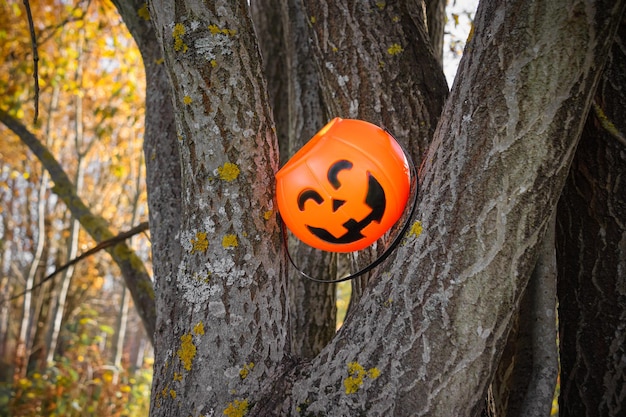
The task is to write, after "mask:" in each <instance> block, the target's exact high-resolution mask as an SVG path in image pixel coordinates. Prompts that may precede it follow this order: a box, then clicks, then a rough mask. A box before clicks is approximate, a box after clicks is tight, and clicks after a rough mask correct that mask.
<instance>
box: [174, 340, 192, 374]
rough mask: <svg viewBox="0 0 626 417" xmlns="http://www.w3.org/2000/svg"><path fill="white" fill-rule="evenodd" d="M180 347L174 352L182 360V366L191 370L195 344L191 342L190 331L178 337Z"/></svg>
mask: <svg viewBox="0 0 626 417" xmlns="http://www.w3.org/2000/svg"><path fill="white" fill-rule="evenodd" d="M180 341H181V344H180V349H178V352H176V354H177V355H178V358H179V359H180V360H181V361H182V362H183V366H184V367H185V369H186V370H187V371H191V365H192V363H193V359H194V358H195V357H196V345H194V344H193V338H192V336H191V334H190V333H187V334H184V335H182V336H181V337H180Z"/></svg>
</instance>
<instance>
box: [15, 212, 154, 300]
mask: <svg viewBox="0 0 626 417" xmlns="http://www.w3.org/2000/svg"><path fill="white" fill-rule="evenodd" d="M149 228H150V225H149V224H148V222H143V223H139V224H138V225H137V226H135V227H133V228H132V229H130V230H128V231H126V232H122V233H120V234H118V235H117V236H114V237H112V238H111V239H107V240H104V241H102V242H100V243H98V244H97V245H96V246H94V247H93V248H91V249H89V250H88V251H87V252H84V253H82V254H80V255H79V256H77V257H76V258H74V259H72V260H70V261H69V262H67V263H66V264H65V265H61V266H60V267H59V268H57V269H56V270H54V272H52V273H51V274H49V275H47V276H46V277H45V278H44V279H42V280H41V281H39V282H38V283H37V284H35V285H33V286H32V287H31V288H29V289H28V290H26V291H24V292H21V293H19V294H17V295H14V296H13V297H11V298H9V301H10V300H15V299H16V298H19V297H21V296H23V295H24V294H26V293H27V292H29V291H33V290H35V289H37V288H39V287H41V286H42V285H43V284H45V283H46V282H48V281H49V280H51V279H52V278H54V277H55V276H56V275H57V274H60V273H61V272H63V271H65V270H66V269H68V268H69V267H70V266H72V265H76V264H77V263H79V262H80V261H82V260H83V259H85V258H88V257H90V256H92V255H95V254H96V253H98V252H100V251H101V250H103V249H106V248H110V247H111V246H115V245H117V244H118V243H120V242H122V241H124V240H126V239H129V238H131V237H133V236H135V235H138V234H139V233H141V232H144V231H146V230H148V229H149Z"/></svg>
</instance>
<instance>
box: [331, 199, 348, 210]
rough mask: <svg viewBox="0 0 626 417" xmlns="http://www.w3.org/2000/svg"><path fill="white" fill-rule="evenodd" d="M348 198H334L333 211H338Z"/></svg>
mask: <svg viewBox="0 0 626 417" xmlns="http://www.w3.org/2000/svg"><path fill="white" fill-rule="evenodd" d="M345 202H346V200H336V199H334V198H333V213H334V212H336V211H337V210H338V209H339V207H341V206H343V205H344V204H345Z"/></svg>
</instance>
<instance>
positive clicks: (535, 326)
mask: <svg viewBox="0 0 626 417" xmlns="http://www.w3.org/2000/svg"><path fill="white" fill-rule="evenodd" d="M554 223H555V217H554V216H553V217H552V219H551V220H550V226H549V227H548V230H547V232H546V234H545V236H544V238H543V243H542V245H541V249H540V252H539V255H538V258H537V263H536V265H535V268H534V270H533V272H532V274H531V276H530V280H529V282H528V286H527V287H526V291H525V293H524V295H523V297H522V300H521V301H520V307H519V312H518V314H517V317H516V319H515V322H514V325H513V328H512V329H511V332H510V333H509V339H508V341H507V345H506V347H505V348H504V352H503V354H502V358H501V359H500V364H499V365H498V370H497V371H496V375H495V377H494V381H493V382H492V385H491V387H490V393H491V395H490V404H489V405H490V407H491V409H490V410H489V411H490V412H491V414H490V415H493V416H498V417H504V416H506V417H545V416H549V415H550V411H551V409H552V400H553V398H554V391H555V387H556V380H557V376H558V373H559V363H558V349H557V341H556V335H557V329H556V280H557V269H556V248H555V242H554V240H555V230H554V229H555V224H554Z"/></svg>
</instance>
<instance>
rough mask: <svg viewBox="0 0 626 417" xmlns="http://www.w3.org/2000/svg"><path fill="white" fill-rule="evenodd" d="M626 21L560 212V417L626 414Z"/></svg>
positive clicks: (582, 142)
mask: <svg viewBox="0 0 626 417" xmlns="http://www.w3.org/2000/svg"><path fill="white" fill-rule="evenodd" d="M625 85H626V21H625V20H622V22H621V25H620V28H619V32H618V35H617V37H616V40H615V43H614V44H613V48H612V49H611V51H610V54H609V60H608V64H607V67H606V69H605V71H604V74H603V77H602V80H601V82H600V85H599V87H598V89H597V91H596V94H595V101H594V110H592V111H591V112H590V114H589V117H588V119H587V124H586V125H585V130H584V133H583V136H582V139H581V141H580V145H579V148H578V150H577V152H576V157H575V159H574V162H573V165H572V170H571V173H570V175H569V177H568V180H567V184H566V187H565V190H564V192H563V196H562V198H561V201H560V203H559V213H558V241H557V242H558V259H559V261H558V263H559V285H558V287H559V288H558V293H559V324H560V345H561V396H560V401H559V415H560V416H563V417H570V416H576V417H580V416H594V417H596V416H614V417H617V416H622V415H624V413H625V412H626V385H625V382H626V366H625V364H626V224H625V221H626V182H625V180H624V178H625V177H626V136H625V135H626V120H625V119H624V109H625V108H626V91H625V90H624V86H625Z"/></svg>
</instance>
